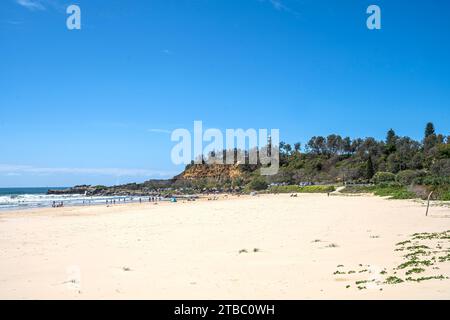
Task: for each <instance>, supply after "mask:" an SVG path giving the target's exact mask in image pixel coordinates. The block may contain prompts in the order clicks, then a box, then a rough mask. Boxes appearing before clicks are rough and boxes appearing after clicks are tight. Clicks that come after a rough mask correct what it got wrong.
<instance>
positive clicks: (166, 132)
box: [147, 129, 172, 134]
mask: <svg viewBox="0 0 450 320" xmlns="http://www.w3.org/2000/svg"><path fill="white" fill-rule="evenodd" d="M147 132H151V133H165V134H171V133H172V131H170V130H166V129H147Z"/></svg>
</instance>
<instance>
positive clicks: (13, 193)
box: [0, 187, 139, 211]
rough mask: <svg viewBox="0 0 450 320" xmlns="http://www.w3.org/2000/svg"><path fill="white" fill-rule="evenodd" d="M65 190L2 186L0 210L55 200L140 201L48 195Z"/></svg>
mask: <svg viewBox="0 0 450 320" xmlns="http://www.w3.org/2000/svg"><path fill="white" fill-rule="evenodd" d="M50 189H51V190H64V189H67V188H63V187H51V188H0V211H5V210H22V209H32V208H41V207H42V208H45V207H51V206H52V205H53V203H54V202H56V203H61V202H62V203H64V206H77V205H96V204H97V205H98V204H105V203H106V201H107V200H108V201H114V200H116V201H123V200H126V201H139V197H125V196H98V197H89V196H85V195H83V194H71V195H47V191H48V190H50Z"/></svg>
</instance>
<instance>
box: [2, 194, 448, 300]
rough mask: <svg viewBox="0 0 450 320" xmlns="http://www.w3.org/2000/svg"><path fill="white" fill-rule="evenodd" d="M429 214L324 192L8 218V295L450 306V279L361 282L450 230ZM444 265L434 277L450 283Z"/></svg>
mask: <svg viewBox="0 0 450 320" xmlns="http://www.w3.org/2000/svg"><path fill="white" fill-rule="evenodd" d="M430 213H431V216H429V217H425V216H424V215H425V207H424V206H423V205H422V204H420V203H417V202H413V201H399V200H385V199H382V198H379V197H372V196H364V197H362V196H361V197H344V196H331V197H327V196H326V195H299V196H298V198H290V197H289V195H264V196H258V197H241V198H233V199H228V200H225V199H223V200H218V201H196V202H184V203H183V202H178V203H164V204H159V205H153V204H150V203H145V204H129V205H117V206H115V207H109V208H107V207H105V206H100V207H78V208H59V209H41V210H34V211H27V212H11V213H1V214H0V298H2V299H16V298H19V299H99V298H108V299H131V298H133V299H134V298H137V299H325V298H326V299H350V298H352V299H372V298H375V299H410V298H415V299H416V298H417V299H431V298H438V299H449V298H450V280H442V281H441V280H429V281H423V282H420V283H416V282H405V283H401V284H398V285H388V284H379V285H376V283H375V282H371V283H369V284H368V285H366V284H365V285H362V286H366V287H367V289H364V290H358V289H357V285H356V284H355V281H358V280H372V279H373V278H375V279H376V280H377V281H378V280H379V279H380V278H381V277H382V276H381V275H380V274H378V272H379V271H381V270H383V268H386V269H387V270H388V271H389V273H392V272H393V271H391V270H392V268H394V267H396V266H398V265H399V264H401V263H402V262H404V260H403V258H402V254H404V253H402V252H399V251H395V248H398V246H395V244H396V243H398V242H400V241H403V240H406V239H408V238H409V237H410V235H411V234H413V233H416V232H441V231H445V230H450V209H449V208H448V207H432V208H431V212H430ZM331 244H335V245H337V246H333V245H331ZM330 245H331V246H330ZM441 245H442V246H444V249H449V247H450V243H449V240H445V241H442V244H441ZM255 248H257V249H258V250H257V251H258V252H253V251H254V249H255ZM244 249H245V250H246V251H247V253H245V252H241V253H239V252H240V251H241V250H244ZM360 264H362V265H363V266H362V267H361V266H359V265H360ZM338 265H344V267H339V268H338V267H337V266H338ZM368 266H370V267H368ZM439 268H440V269H431V267H430V268H429V269H430V270H427V272H426V273H425V275H440V274H443V275H450V262H445V263H441V264H439ZM364 269H369V271H371V272H372V273H369V272H364V273H358V272H359V271H361V270H364ZM336 270H342V271H345V272H347V271H349V270H355V271H357V273H356V274H350V275H348V274H343V275H334V274H333V273H334V272H335V271H336ZM414 276H416V275H414ZM417 276H419V275H417ZM402 277H403V278H404V276H402ZM347 285H350V286H351V287H350V288H346V286H347ZM380 289H382V290H380Z"/></svg>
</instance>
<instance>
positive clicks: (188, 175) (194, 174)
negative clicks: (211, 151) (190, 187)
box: [174, 164, 244, 182]
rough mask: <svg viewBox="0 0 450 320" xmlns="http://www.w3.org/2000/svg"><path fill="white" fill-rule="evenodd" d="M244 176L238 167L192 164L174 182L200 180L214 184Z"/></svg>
mask: <svg viewBox="0 0 450 320" xmlns="http://www.w3.org/2000/svg"><path fill="white" fill-rule="evenodd" d="M243 176H244V174H243V171H242V168H241V166H239V165H223V164H215V165H206V164H194V165H191V166H189V167H187V168H186V170H184V171H183V172H182V173H181V174H180V175H178V176H176V177H175V178H174V179H175V180H185V181H195V180H200V179H206V180H211V181H215V182H224V181H227V180H233V179H236V178H242V177H243Z"/></svg>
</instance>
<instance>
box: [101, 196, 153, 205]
mask: <svg viewBox="0 0 450 320" xmlns="http://www.w3.org/2000/svg"><path fill="white" fill-rule="evenodd" d="M161 199H162V197H160V196H152V197H149V198H148V202H158V201H161ZM121 200H123V202H126V198H123V199H121V198H119V199H117V201H118V202H120V201H121ZM130 200H131V201H133V198H131V199H130ZM142 201H143V200H142V198H139V203H142ZM106 204H107V205H112V204H116V199H111V200H108V199H107V200H106Z"/></svg>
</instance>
